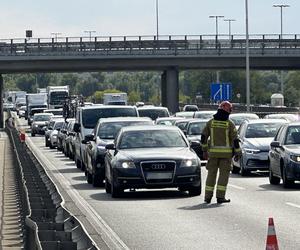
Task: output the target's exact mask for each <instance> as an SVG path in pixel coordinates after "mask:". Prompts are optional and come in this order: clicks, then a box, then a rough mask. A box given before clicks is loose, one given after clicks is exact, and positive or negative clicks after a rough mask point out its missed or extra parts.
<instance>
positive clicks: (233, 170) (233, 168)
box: [231, 165, 240, 174]
mask: <svg viewBox="0 0 300 250" xmlns="http://www.w3.org/2000/svg"><path fill="white" fill-rule="evenodd" d="M231 172H232V173H233V174H238V173H239V172H240V168H239V167H237V166H234V165H233V166H232V170H231Z"/></svg>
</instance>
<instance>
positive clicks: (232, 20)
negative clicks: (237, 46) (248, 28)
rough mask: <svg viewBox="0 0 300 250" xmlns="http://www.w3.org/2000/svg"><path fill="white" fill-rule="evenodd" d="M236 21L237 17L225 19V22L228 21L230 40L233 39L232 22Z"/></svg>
mask: <svg viewBox="0 0 300 250" xmlns="http://www.w3.org/2000/svg"><path fill="white" fill-rule="evenodd" d="M234 21H236V20H235V19H230V18H229V19H224V22H228V36H229V40H230V39H231V22H234Z"/></svg>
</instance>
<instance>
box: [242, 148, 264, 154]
mask: <svg viewBox="0 0 300 250" xmlns="http://www.w3.org/2000/svg"><path fill="white" fill-rule="evenodd" d="M244 151H245V152H246V154H258V153H259V152H260V150H259V149H254V148H244Z"/></svg>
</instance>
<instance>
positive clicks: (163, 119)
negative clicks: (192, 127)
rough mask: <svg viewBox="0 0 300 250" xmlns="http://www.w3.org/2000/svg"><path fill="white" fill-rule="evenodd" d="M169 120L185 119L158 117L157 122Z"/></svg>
mask: <svg viewBox="0 0 300 250" xmlns="http://www.w3.org/2000/svg"><path fill="white" fill-rule="evenodd" d="M169 120H176V121H177V120H184V117H176V116H170V117H158V118H157V119H156V121H169Z"/></svg>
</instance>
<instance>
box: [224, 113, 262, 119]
mask: <svg viewBox="0 0 300 250" xmlns="http://www.w3.org/2000/svg"><path fill="white" fill-rule="evenodd" d="M236 116H248V117H249V116H253V117H256V116H257V117H258V115H257V114H255V113H233V114H230V115H229V118H230V117H236Z"/></svg>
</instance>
